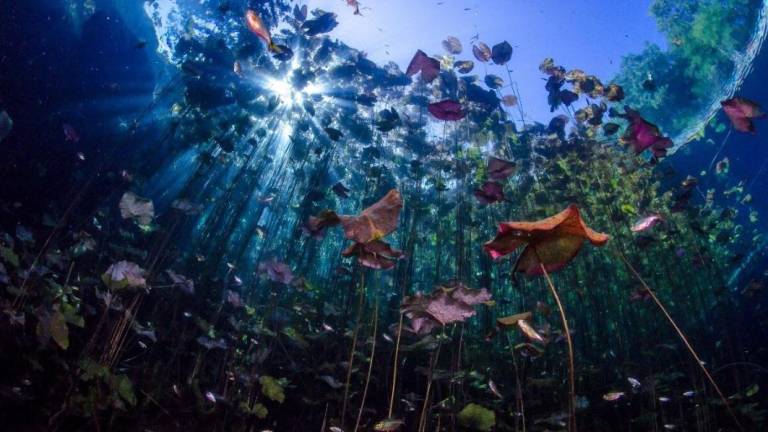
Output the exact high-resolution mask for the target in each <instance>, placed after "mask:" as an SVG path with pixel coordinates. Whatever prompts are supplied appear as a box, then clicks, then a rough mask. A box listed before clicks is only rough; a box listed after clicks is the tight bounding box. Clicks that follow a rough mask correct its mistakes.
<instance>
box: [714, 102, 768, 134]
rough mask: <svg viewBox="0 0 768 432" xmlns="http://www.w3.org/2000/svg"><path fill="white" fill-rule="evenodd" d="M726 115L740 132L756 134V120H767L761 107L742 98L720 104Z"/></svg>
mask: <svg viewBox="0 0 768 432" xmlns="http://www.w3.org/2000/svg"><path fill="white" fill-rule="evenodd" d="M720 105H722V107H723V111H725V115H727V116H728V118H729V119H731V123H732V124H733V127H734V128H735V129H736V130H737V131H739V132H751V133H755V123H754V122H753V121H752V120H754V119H759V118H765V113H763V112H762V111H761V110H760V105H758V104H757V103H756V102H754V101H751V100H749V99H746V98H742V97H734V98H731V99H728V100H724V101H722V102H720Z"/></svg>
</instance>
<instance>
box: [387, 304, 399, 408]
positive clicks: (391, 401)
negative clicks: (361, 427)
mask: <svg viewBox="0 0 768 432" xmlns="http://www.w3.org/2000/svg"><path fill="white" fill-rule="evenodd" d="M402 334H403V314H402V313H400V322H399V323H398V324H397V341H396V342H395V360H394V364H393V365H392V392H391V393H390V394H389V411H387V418H391V417H392V410H393V409H394V407H395V388H396V387H397V369H398V368H397V358H398V355H399V354H400V337H401V336H402Z"/></svg>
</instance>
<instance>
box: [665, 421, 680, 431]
mask: <svg viewBox="0 0 768 432" xmlns="http://www.w3.org/2000/svg"><path fill="white" fill-rule="evenodd" d="M664 429H666V430H675V429H677V426H676V425H673V424H671V423H667V424H665V425H664Z"/></svg>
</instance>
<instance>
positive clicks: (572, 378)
mask: <svg viewBox="0 0 768 432" xmlns="http://www.w3.org/2000/svg"><path fill="white" fill-rule="evenodd" d="M539 266H541V271H542V272H543V273H544V277H545V278H546V279H547V285H549V290H550V291H551V292H552V297H554V298H555V302H556V303H557V310H558V311H559V312H560V320H561V321H562V322H563V332H564V333H565V342H566V343H567V344H568V432H576V408H575V407H574V404H573V402H574V400H575V399H576V372H575V369H576V368H575V366H574V363H575V362H574V360H573V341H572V340H571V330H570V329H569V328H568V320H567V319H566V318H565V310H564V309H563V304H562V303H561V302H560V296H558V295H557V290H556V289H555V285H554V284H553V283H552V279H550V277H549V273H547V269H546V267H544V264H543V263H542V262H541V260H539Z"/></svg>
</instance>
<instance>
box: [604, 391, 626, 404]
mask: <svg viewBox="0 0 768 432" xmlns="http://www.w3.org/2000/svg"><path fill="white" fill-rule="evenodd" d="M623 397H624V392H608V393H606V394H604V395H603V400H606V401H608V402H616V401H617V400H619V399H621V398H623Z"/></svg>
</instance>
